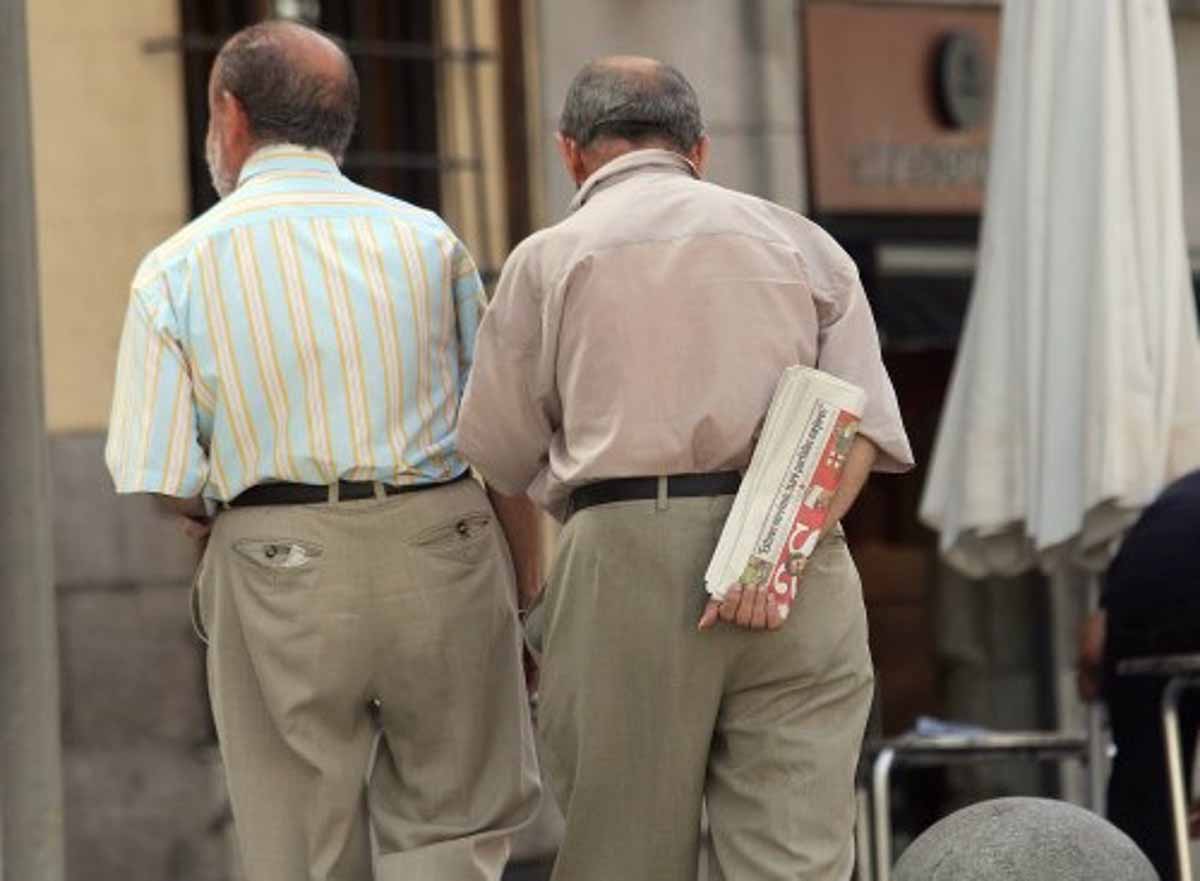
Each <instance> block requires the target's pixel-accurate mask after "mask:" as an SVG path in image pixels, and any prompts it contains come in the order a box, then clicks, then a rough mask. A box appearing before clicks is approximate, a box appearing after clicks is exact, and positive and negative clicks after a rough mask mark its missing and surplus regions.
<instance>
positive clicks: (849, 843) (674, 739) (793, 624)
mask: <svg viewBox="0 0 1200 881" xmlns="http://www.w3.org/2000/svg"><path fill="white" fill-rule="evenodd" d="M731 503H732V497H731V496H725V497H717V498H699V499H670V500H669V501H667V502H666V504H665V505H664V504H663V503H658V502H655V501H629V502H618V503H614V504H608V505H599V506H596V507H592V508H587V509H584V510H582V511H580V512H578V513H576V514H575V515H574V516H573V517H572V518H571V519H570V520H569V521H568V522H567V524H566V526H565V528H564V530H563V533H562V536H561V544H560V548H559V553H558V555H557V557H556V560H555V563H554V565H553V568H552V571H551V573H550V577H549V581H548V585H547V588H546V591H545V595H544V598H543V600H542V608H541V609H540V610H539V613H538V616H537V618H538V619H540V620H541V626H542V628H543V630H542V633H541V635H540V640H537V641H539V642H540V645H539V646H538V647H539V648H540V649H541V652H542V667H541V687H540V703H539V713H538V729H539V734H540V736H541V738H542V742H543V743H542V745H543V764H544V770H545V772H546V775H547V780H548V782H549V783H550V784H551V785H552V786H553V788H554V791H555V794H556V795H557V797H558V799H559V804H560V805H561V807H562V808H563V812H564V814H565V817H566V835H565V838H564V841H563V844H562V847H561V849H560V851H559V855H558V861H557V863H556V865H555V869H554V876H553V877H554V879H555V881H695V878H696V873H697V866H698V858H699V852H698V851H699V845H700V817H701V804H702V803H706V804H707V810H708V818H709V826H710V830H711V839H712V848H711V850H710V854H709V878H710V879H714V878H715V879H722V878H724V879H729V881H784V879H787V881H845V879H847V878H848V877H849V875H850V872H851V868H852V865H853V859H854V854H853V824H854V771H855V765H856V762H857V761H858V755H859V749H860V746H861V743H862V736H863V729H864V726H865V724H866V718H867V712H868V709H869V704H870V701H871V692H872V682H873V673H872V667H871V658H870V653H869V650H868V647H867V626H866V616H865V612H864V608H863V601H862V591H861V586H860V583H859V579H858V574H857V571H856V569H855V567H854V563H853V561H852V560H851V558H850V554H849V552H848V550H847V548H846V543H845V538H844V536H843V535H842V532H841V530H840V528H838V529H836V530H835V531H833V532H831V533H830V534H829V535H828V536H827V537H826V539H825V540H824V541H822V542H821V544H820V545H818V547H817V549H816V551H815V552H814V555H813V558H812V560H811V561H810V563H809V565H808V567H807V568H806V569H805V573H804V577H803V582H802V585H801V589H800V593H799V595H798V597H797V599H796V602H795V605H794V606H793V607H792V612H791V615H790V616H789V617H788V619H787V621H786V622H785V623H784V625H783V627H782V628H780V629H779V630H777V631H774V632H751V631H747V630H742V629H738V628H736V627H734V626H732V625H728V624H718V625H717V627H716V628H715V629H714V630H711V631H706V632H703V633H702V632H699V631H697V629H696V624H697V622H698V620H699V619H700V614H701V612H702V610H703V608H704V604H705V601H706V599H707V595H706V594H705V592H704V570H705V568H706V566H707V564H708V560H709V557H710V556H711V554H712V552H713V549H714V547H715V546H716V542H717V537H718V535H719V534H720V530H721V527H722V525H723V523H724V521H725V517H726V515H727V514H728V512H729V507H730V504H731ZM531 636H533V637H534V638H535V640H536V637H537V634H531Z"/></svg>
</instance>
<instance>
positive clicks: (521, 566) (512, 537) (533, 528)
mask: <svg viewBox="0 0 1200 881" xmlns="http://www.w3.org/2000/svg"><path fill="white" fill-rule="evenodd" d="M487 492H488V498H489V499H490V500H491V502H492V508H494V509H495V511H496V519H498V520H499V521H500V528H501V529H502V530H503V531H504V537H505V538H506V539H507V540H508V548H509V550H510V551H511V552H512V560H513V570H514V571H515V572H516V576H517V607H518V608H520V609H527V608H529V606H530V604H532V603H533V601H534V599H536V598H537V595H538V593H539V592H540V591H541V588H542V575H541V567H542V559H541V558H542V534H541V515H540V514H538V511H537V508H536V507H534V504H533V502H532V501H531V500H530V499H529V497H528V496H525V495H520V496H506V495H504V494H503V493H500V492H497V491H496V490H494V489H492V488H491V487H488V491H487Z"/></svg>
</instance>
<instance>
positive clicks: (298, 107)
mask: <svg viewBox="0 0 1200 881" xmlns="http://www.w3.org/2000/svg"><path fill="white" fill-rule="evenodd" d="M285 28H302V29H305V30H310V31H315V30H316V29H315V28H307V27H306V26H304V25H301V24H297V23H295V22H281V21H267V22H262V23H260V24H256V25H251V26H250V27H248V28H245V29H244V30H241V31H238V33H236V34H234V35H233V36H232V37H230V38H229V40H228V41H227V42H226V43H225V45H224V46H223V47H222V48H221V51H220V53H219V54H218V55H217V60H216V64H215V70H216V77H217V85H218V86H219V87H220V88H222V89H225V90H226V91H228V92H229V93H230V94H232V95H233V96H234V97H236V98H237V99H238V101H240V102H241V104H242V107H244V108H245V110H246V115H247V117H249V120H250V131H251V134H252V135H254V137H255V138H256V139H257V140H258V141H259V142H261V143H264V144H270V143H290V144H298V145H299V146H301V147H316V148H319V149H322V150H326V151H328V152H329V153H331V154H333V156H334V157H335V158H337V159H338V160H339V161H340V160H341V158H342V156H344V155H345V152H346V147H347V145H348V144H349V143H350V138H351V137H352V136H353V135H354V127H355V125H356V123H357V121H358V101H359V93H358V76H357V75H356V74H355V72H354V65H353V64H352V63H351V61H350V58H349V56H347V55H346V54H345V53H344V52H343V53H342V57H343V59H344V61H345V65H344V73H343V75H341V76H333V77H331V76H329V75H327V74H324V73H323V72H321V71H319V70H314V69H310V68H309V67H308V66H307V65H304V64H302V63H298V62H297V58H296V51H295V48H294V46H291V45H289V41H288V40H286V39H284V38H282V37H281V31H283V30H284V29H285ZM317 33H320V32H319V31H317ZM323 36H327V35H324V34H323Z"/></svg>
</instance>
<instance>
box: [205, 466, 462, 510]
mask: <svg viewBox="0 0 1200 881" xmlns="http://www.w3.org/2000/svg"><path fill="white" fill-rule="evenodd" d="M470 474H471V472H470V470H467V471H464V472H463V473H462V474H460V475H458V477H454V478H451V479H450V480H447V481H445V482H444V483H410V484H408V485H406V486H393V485H392V484H390V483H385V484H384V485H383V491H384V492H385V493H387V494H388V495H389V496H394V495H399V494H400V493H411V492H417V491H419V490H423V489H433V488H434V487H438V486H448V485H449V484H451V483H457V482H458V481H460V480H465V479H466V478H467V477H469V476H470ZM374 497H375V484H374V483H372V482H371V481H369V480H339V481H338V500H339V501H342V502H351V501H354V500H355V499H371V498H374ZM327 501H329V487H327V486H324V485H320V484H312V483H285V482H280V483H260V484H258V485H257V486H252V487H250V488H249V489H247V490H244V491H242V492H241V493H240V494H239V495H238V496H237V497H236V498H234V500H233V501H232V502H230V503H229V507H231V508H243V507H249V506H251V505H319V504H321V503H322V502H327Z"/></svg>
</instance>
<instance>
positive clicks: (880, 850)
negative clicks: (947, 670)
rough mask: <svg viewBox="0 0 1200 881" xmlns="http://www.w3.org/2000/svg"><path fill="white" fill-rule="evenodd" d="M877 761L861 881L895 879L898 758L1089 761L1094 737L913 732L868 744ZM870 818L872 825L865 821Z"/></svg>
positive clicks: (864, 790) (859, 839)
mask: <svg viewBox="0 0 1200 881" xmlns="http://www.w3.org/2000/svg"><path fill="white" fill-rule="evenodd" d="M867 752H868V755H872V754H873V755H874V760H873V761H872V762H871V779H870V781H869V785H868V783H867V782H866V781H862V780H860V782H859V788H858V805H857V807H858V817H859V828H858V829H857V830H856V838H855V842H856V846H857V847H858V849H859V856H858V866H859V869H858V879H859V881H889V879H890V878H891V870H892V826H891V792H890V783H891V773H892V769H893V768H894V767H895V766H896V765H897V764H898V763H904V764H909V765H925V766H929V765H949V764H958V763H973V762H982V761H996V760H1000V759H1006V758H1022V757H1023V758H1029V759H1033V760H1037V761H1056V762H1063V761H1072V760H1074V761H1078V762H1080V763H1081V764H1085V765H1086V764H1087V761H1088V753H1089V750H1088V739H1087V737H1086V736H1084V735H1082V734H1080V735H1076V734H1064V733H1061V732H1053V731H1009V732H994V733H981V734H971V735H938V736H932V737H923V736H918V735H907V736H904V737H898V738H894V739H892V740H883V741H878V742H876V743H868V744H867ZM868 816H869V817H870V823H869V826H868V828H869V830H870V832H869V833H867V832H866V831H865V830H864V829H863V828H862V825H863V820H864V819H866V817H868Z"/></svg>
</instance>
